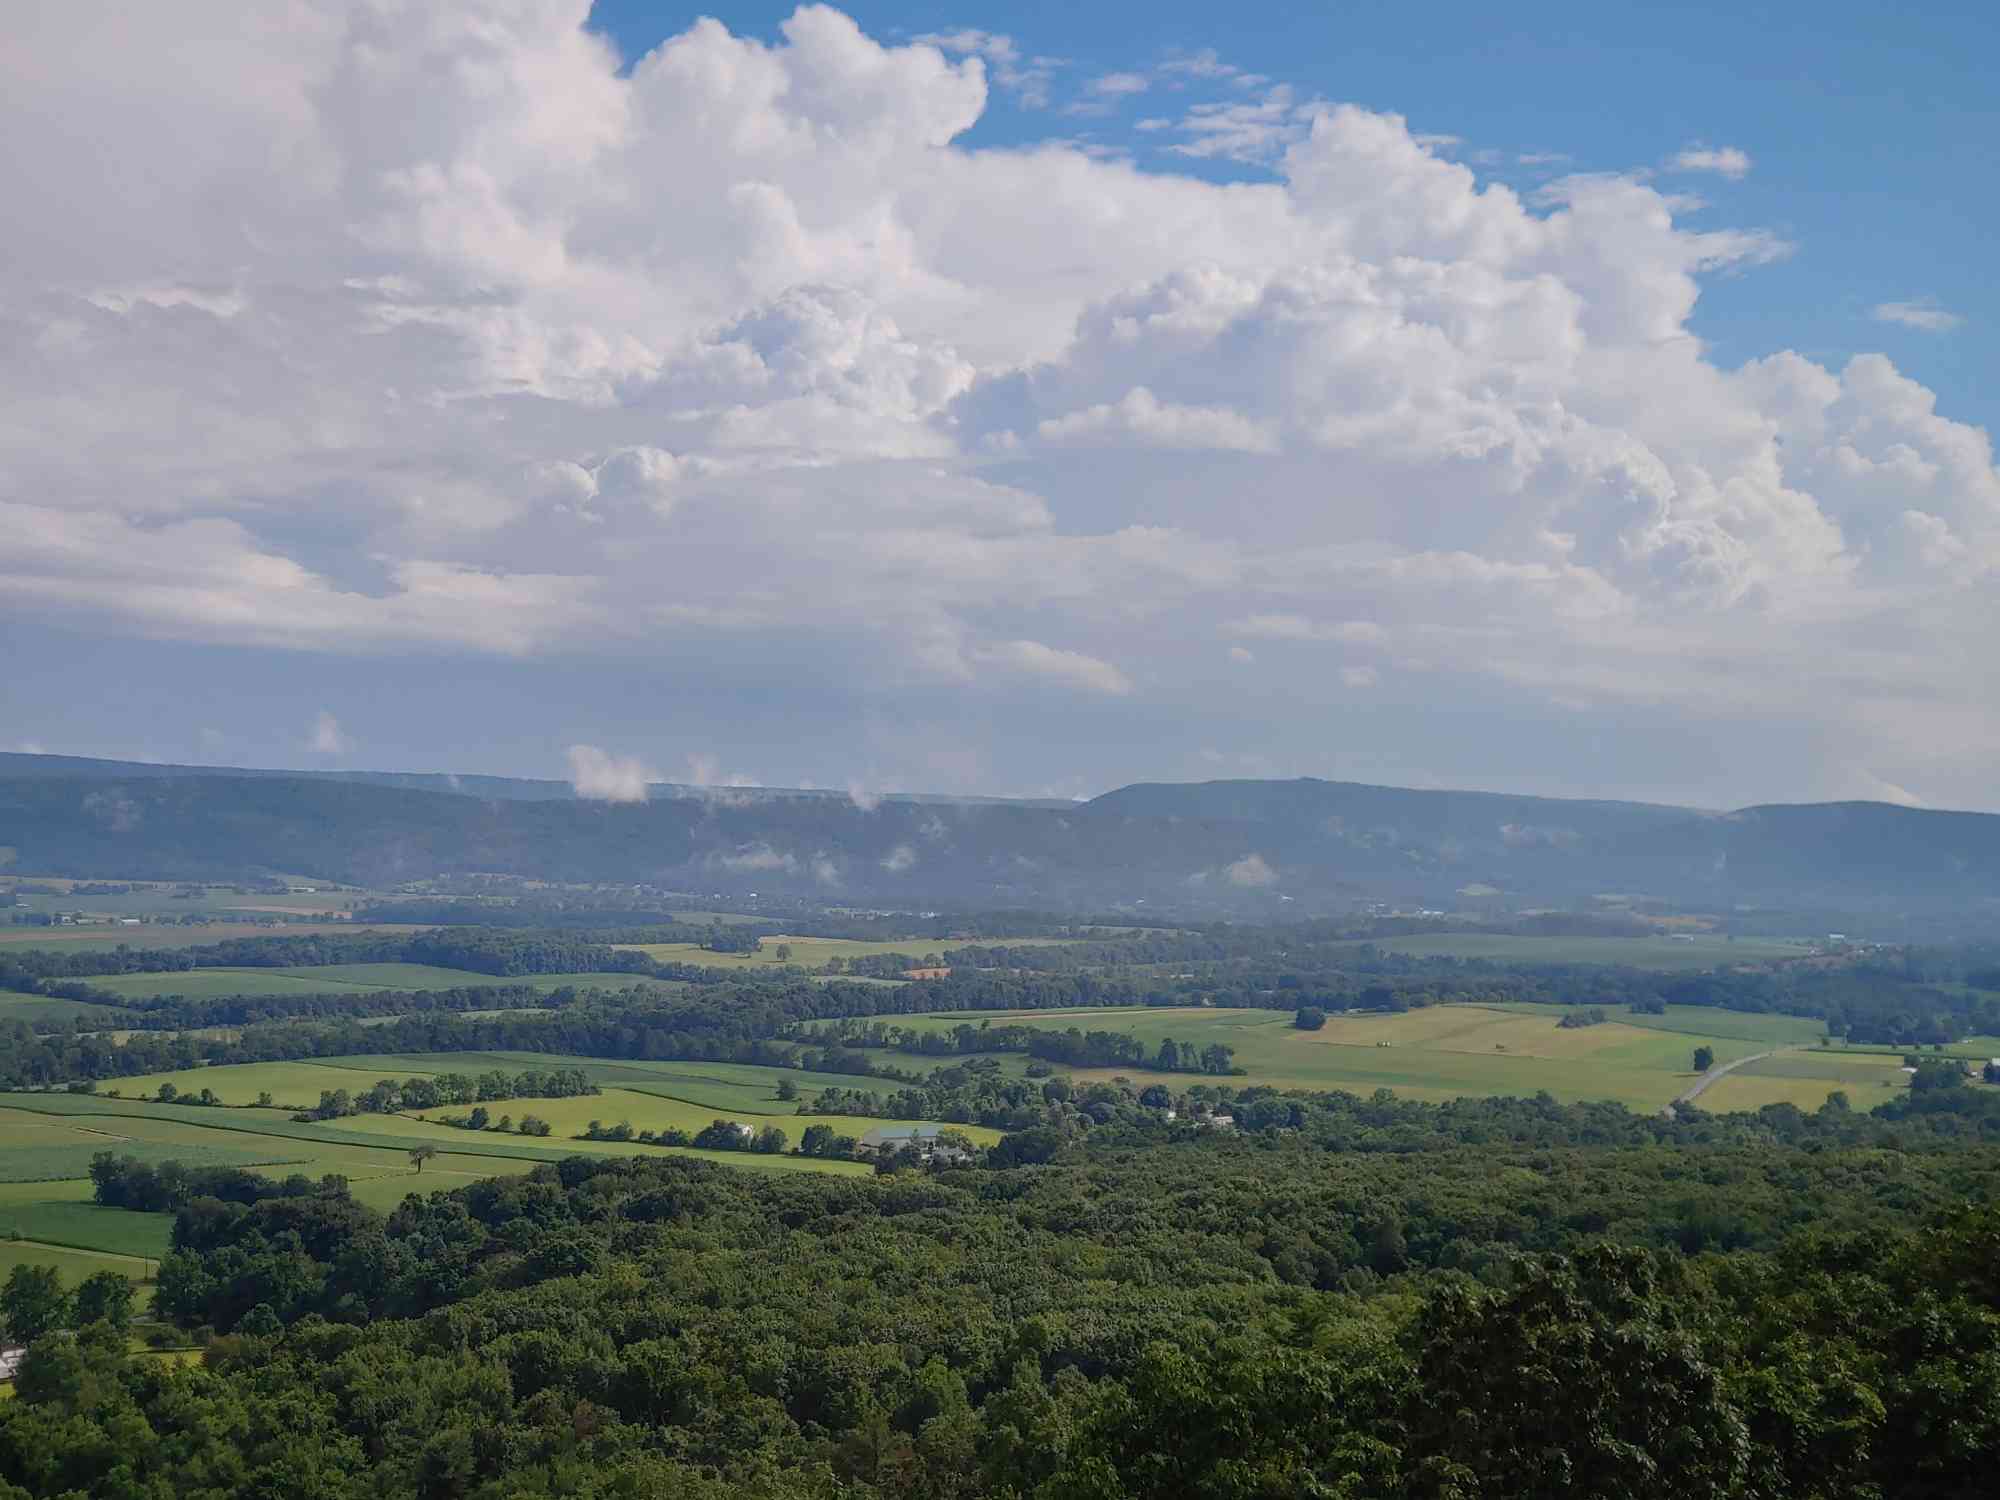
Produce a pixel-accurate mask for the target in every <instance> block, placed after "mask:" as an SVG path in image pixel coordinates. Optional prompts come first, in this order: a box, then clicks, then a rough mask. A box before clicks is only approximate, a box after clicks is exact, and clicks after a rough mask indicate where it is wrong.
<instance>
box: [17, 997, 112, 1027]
mask: <svg viewBox="0 0 2000 1500" xmlns="http://www.w3.org/2000/svg"><path fill="white" fill-rule="evenodd" d="M121 1014H122V1012H121V1011H119V1010H117V1009H116V1008H114V1007H112V1006H110V1005H92V1004H90V1003H89V1002H88V1001H84V1000H52V999H50V998H49V997H48V996H47V995H25V994H22V993H21V992H20V991H19V990H0V1021H80V1020H91V1021H94V1020H97V1019H99V1018H100V1017H104V1016H111V1017H117V1016H119V1015H121Z"/></svg>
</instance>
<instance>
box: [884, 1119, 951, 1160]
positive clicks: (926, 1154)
mask: <svg viewBox="0 0 2000 1500" xmlns="http://www.w3.org/2000/svg"><path fill="white" fill-rule="evenodd" d="M941 1134H943V1128H942V1127H941V1126H937V1125H877V1126H876V1127H875V1128H874V1129H873V1130H869V1131H865V1132H863V1134H862V1136H861V1141H860V1149H861V1150H862V1151H863V1152H864V1153H868V1154H875V1153H879V1152H885V1151H904V1150H910V1151H914V1152H915V1153H916V1154H917V1156H918V1157H919V1158H920V1159H922V1160H924V1161H932V1160H936V1161H963V1160H965V1158H966V1152H965V1151H964V1150H962V1149H961V1148H959V1147H957V1146H947V1145H945V1144H943V1143H942V1142H941V1141H940V1140H939V1139H938V1137H939V1136H940V1135H941Z"/></svg>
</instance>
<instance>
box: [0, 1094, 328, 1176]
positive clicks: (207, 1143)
mask: <svg viewBox="0 0 2000 1500" xmlns="http://www.w3.org/2000/svg"><path fill="white" fill-rule="evenodd" d="M202 1134H204V1135H205V1136H206V1137H207V1138H206V1139H188V1138H186V1137H185V1136H181V1137H180V1138H172V1137H171V1136H170V1138H167V1139H159V1138H157V1137H156V1136H155V1134H154V1132H153V1131H151V1130H148V1129H147V1128H146V1127H145V1126H141V1127H139V1128H138V1129H137V1130H134V1131H110V1130H104V1129H95V1128H85V1127H83V1126H81V1125H79V1124H78V1123H77V1122H75V1121H72V1120H59V1119H52V1118H50V1117H49V1116H47V1115H34V1114H29V1113H26V1112H24V1111H21V1110H13V1109H0V1183H13V1182H60V1181H62V1180H63V1179H64V1178H69V1177H84V1176H87V1175H89V1172H90V1159H91V1158H92V1157H93V1156H95V1155H97V1153H98V1152H100V1151H115V1152H117V1153H118V1154H119V1155H121V1156H135V1157H137V1158H139V1160H141V1161H148V1162H161V1161H178V1162H181V1163H183V1164H185V1165H187V1166H190V1167H262V1166H273V1165H276V1164H278V1163H281V1162H289V1161H296V1160H298V1158H299V1154H300V1153H299V1152H298V1151H297V1150H289V1151H288V1150H285V1149H283V1148H282V1147H281V1146H280V1144H279V1143H278V1142H276V1141H273V1142H272V1143H271V1145H270V1147H269V1148H268V1149H265V1150H258V1149H256V1148H255V1147H251V1146H246V1145H239V1144H237V1143H235V1142H233V1141H230V1140H229V1139H227V1138H226V1137H218V1136H217V1135H216V1133H215V1132H214V1131H207V1132H203V1133H202Z"/></svg>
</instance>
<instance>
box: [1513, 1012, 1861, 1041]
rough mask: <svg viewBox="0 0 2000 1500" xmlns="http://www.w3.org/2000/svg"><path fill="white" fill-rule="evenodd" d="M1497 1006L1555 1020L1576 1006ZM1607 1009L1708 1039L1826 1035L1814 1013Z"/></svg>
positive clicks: (1629, 1020)
mask: <svg viewBox="0 0 2000 1500" xmlns="http://www.w3.org/2000/svg"><path fill="white" fill-rule="evenodd" d="M1493 1008H1494V1009H1495V1010H1504V1011H1509V1012H1513V1013H1515V1014H1519V1015H1530V1016H1547V1017H1548V1018H1549V1019H1550V1020H1551V1021H1555V1020H1560V1019H1561V1018H1562V1017H1563V1016H1564V1015H1566V1014H1568V1013H1569V1012H1570V1011H1572V1010H1573V1009H1574V1008H1575V1007H1573V1006H1567V1005H1536V1004H1531V1003H1526V1002H1504V1003H1501V1004H1498V1005H1495V1006H1494V1007H1493ZM1603 1010H1604V1012H1605V1014H1606V1015H1608V1016H1610V1017H1612V1018H1613V1019H1614V1020H1617V1021H1621V1022H1623V1023H1625V1024H1626V1025H1628V1026H1637V1027H1639V1028H1640V1029H1642V1030H1645V1031H1671V1032H1675V1033H1677V1034H1680V1035H1684V1036H1694V1037H1702V1038H1705V1039H1713V1038H1715V1037H1729V1038H1732V1039H1735V1040H1739V1041H1746V1042H1767V1043H1769V1044H1770V1045H1772V1046H1774V1047H1810V1046H1812V1045H1814V1044H1815V1043H1817V1042H1818V1041H1819V1040H1820V1039H1821V1038H1822V1037H1824V1036H1825V1035H1826V1023H1825V1022H1824V1021H1819V1020H1814V1019H1812V1018H1810V1017H1806V1016H1781V1015H1777V1014H1775V1013H1772V1012H1752V1011H1738V1010H1718V1009H1717V1008H1715V1007H1714V1006H1712V1005H1669V1006H1668V1007H1667V1009H1666V1013H1665V1014H1664V1015H1658V1016H1654V1015H1645V1014H1643V1013H1635V1012H1633V1011H1632V1010H1631V1009H1630V1008H1628V1007H1626V1006H1623V1005H1606V1006H1604V1007H1603Z"/></svg>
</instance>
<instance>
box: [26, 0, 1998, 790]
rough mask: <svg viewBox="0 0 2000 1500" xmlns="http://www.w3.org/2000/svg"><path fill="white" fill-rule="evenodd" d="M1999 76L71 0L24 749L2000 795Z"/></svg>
mask: <svg viewBox="0 0 2000 1500" xmlns="http://www.w3.org/2000/svg"><path fill="white" fill-rule="evenodd" d="M1996 44H2000V15H1996V12H1995V10H1994V8H1992V7H1989V6H1974V5H1970V4H1967V5H1947V4H1929V5H1917V6H1910V7H1903V8H1899V9H1892V8H1889V7H1882V6H1879V5H1862V4H1853V3H1830V4H1816V5H1813V6H1806V5H1803V4H1800V5H1790V4H1787V5H1781V6H1775V7H1764V8H1757V7H1745V6H1742V5H1740V4H1738V5H1731V6H1726V7H1725V6H1723V5H1720V4H1691V5H1676V6H1673V7H1606V6H1602V5H1582V4H1568V3H1550V4H1539V5H1535V4H1530V5H1527V6H1521V7H1514V8H1511V9H1509V10H1507V11H1506V12H1505V13H1504V14H1499V13H1496V12H1494V11H1493V10H1492V8H1491V7H1474V6H1470V5H1461V4H1451V3H1440V4H1434V5H1431V6H1428V7H1421V8H1420V7H1412V6H1408V5H1388V4H1372V3H1352V4H1343V5H1340V6H1319V7H1301V6H1297V5H1290V6H1279V5H1264V4H1258V3H1239V4H1236V5H1233V6H1231V7H1228V8H1227V9H1226V10H1222V9H1217V8H1214V7H1197V6H1194V5H1190V4H1174V3H1164V4H1160V3H1156V4H1150V5H1147V6H1143V7H1138V6H1130V5H1123V4H1106V5H1100V6H1089V7H1084V6H1075V5H1073V4H1072V5H1065V6H1060V7H1058V6H1055V5H1046V4H1028V3H1016V4H1011V5H999V4H993V5H990V6H988V7H986V8H983V9H981V8H974V7H968V8H965V9H963V10H953V11H950V12H945V11H941V10H940V9H939V8H937V7H935V6H925V7H921V8H918V7H909V6H902V5H859V6H855V7H853V8H851V9H849V10H836V9H830V8H826V7H820V6H807V7H803V8H798V9H793V8H791V7H788V6H782V7H781V6H770V5H734V6H723V7H719V8H717V9H716V10H715V11H714V13H713V15H712V17H711V16H709V15H707V14H706V13H704V12H703V11H701V10H698V9H691V8H684V7H680V6H674V5H660V4H655V3H646V0H604V3H602V4H600V5H598V6H597V7H596V8H595V9H594V10H593V9H592V7H591V6H590V5H589V4H588V3H586V0H409V3H403V0H366V3H359V0H357V3H351V4H349V3H340V0H284V3H254V4H251V3H222V0H189V3H186V4H182V5H177V6H173V7H136V8H134V7H126V6H114V5H109V4H100V3H96V0H48V3H45V0H28V3H25V4H23V5H20V6H18V7H16V8H15V9H13V10H11V11H10V24H9V26H8V28H7V32H6V35H5V36H4V37H0V127H4V129H5V132H6V138H7V139H8V140H9V141H10V142H12V143H14V146H15V149H12V150H10V151H9V152H7V153H5V155H4V159H0V202H5V203H6V204H7V206H8V213H7V221H8V224H9V235H8V244H7V247H6V250H5V253H4V254H0V645H4V649H5V651H6V668H5V671H4V673H0V748H4V749H17V750H20V749H29V750H46V751H50V752H60V753H68V754H86V755H104V756H113V757H131V758H144V759H154V760H166V761H190V762H203V763H215V764H244V765H276V766H301V767H307V766H310V767H355V768H373V769H408V770H458V771H477V772H488V773H497V774H512V775H529V776H549V777H571V778H573V779H575V780H576V781H577V782H578V784H579V786H580V787H583V788H584V789H585V790H586V791H588V792H589V793H590V794H592V795H607V796H609V795H619V794H620V793H619V791H618V790H617V789H619V788H626V787H629V786H630V785H632V784H634V783H635V782H636V781H640V780H644V779H647V778H652V779H666V780H679V781H702V782H721V783H727V782H757V783H764V784H774V785H809V786H826V787H836V788H839V787H846V788H849V789H851V790H854V791H855V792H857V794H860V795H863V796H864V797H865V795H866V794H867V793H869V792H873V791H879V790H883V789H919V790H938V791H965V792H985V793H995V794H1022V795H1039V796H1047V795H1056V796H1087V795H1092V794H1095V793H1097V792H1100V791H1103V790H1107V789H1109V788H1112V787H1115V786H1119V785H1123V784H1125V783H1128V782H1131V781H1135V780H1192V779H1205V778H1208V777H1218V776H1299V775H1312V776H1324V777H1336V778H1343V779H1352V780H1363V781H1379V782H1386V783H1392V784H1399V785H1412V786H1465V787H1482V788H1491V789H1497V790H1511V791H1526V792H1539V793H1545V794H1551V795H1570V796H1593V797H1604V796H1611V797H1638V798H1645V799H1649V800H1657V801H1670V802H1677V803H1687V804H1693V805H1700V806H1710V807H1728V806H1737V805H1743V804H1748V803H1752V802H1759V801H1803V800H1822V799H1844V798H1870V799H1882V800H1890V801H1898V802H1907V803H1912V804H1924V805H1932V806H1952V807H1973V808H1983V809H2000V769H1996V768H2000V691H1996V690H1997V689H2000V668H1996V665H1995V661H1994V653H1993V652H1992V651H1991V650H1990V649H1989V646H1988V642H1989V640H1990V638H1991V636H1992V634H1993V624H1994V621H1995V620H1996V619H2000V571H1996V570H2000V470H1996V468H1995V463H1994V452H1993V447H1992V442H1991V439H1990V436H1989V434H1990V433H1991V432H1992V430H1993V428H1994V424H1995V422H1996V421H2000V396H1996V391H2000V380H1996V376H2000V353H1997V352H1996V351H2000V341H1996V340H1995V338H1994V337H1993V329H1994V326H1995V320H1996V317H2000V293H1996V291H1995V290H1994V287H1993V285H1992V281H1991V277H1990V275H1983V274H1981V273H1982V272H1985V271H1987V270H1988V268H1989V267H1990V261H1991V255H1990V246H1991V245H1992V244H1994V243H1996V242H2000V209H1996V207H1995V205H1996V203H2000V195H1997V194H1996V193H1995V191H1994V189H1995V186H1996V184H1995V182H1994V166H1993V157H1992V142H1993V141H1995V140H1996V139H2000V104H1996V102H1995V100H1996V95H1995V93H1994V91H1993V90H1992V89H1991V88H1990V87H1989V86H1987V79H1986V76H1985V73H1984V72H1983V69H1984V67H1985V66H1986V64H1987V62H1988V61H1989V60H1990V58H1991V57H1993V56H1994V55H1995V54H1996ZM1982 251H1984V252H1986V253H1984V254H1982Z"/></svg>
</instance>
